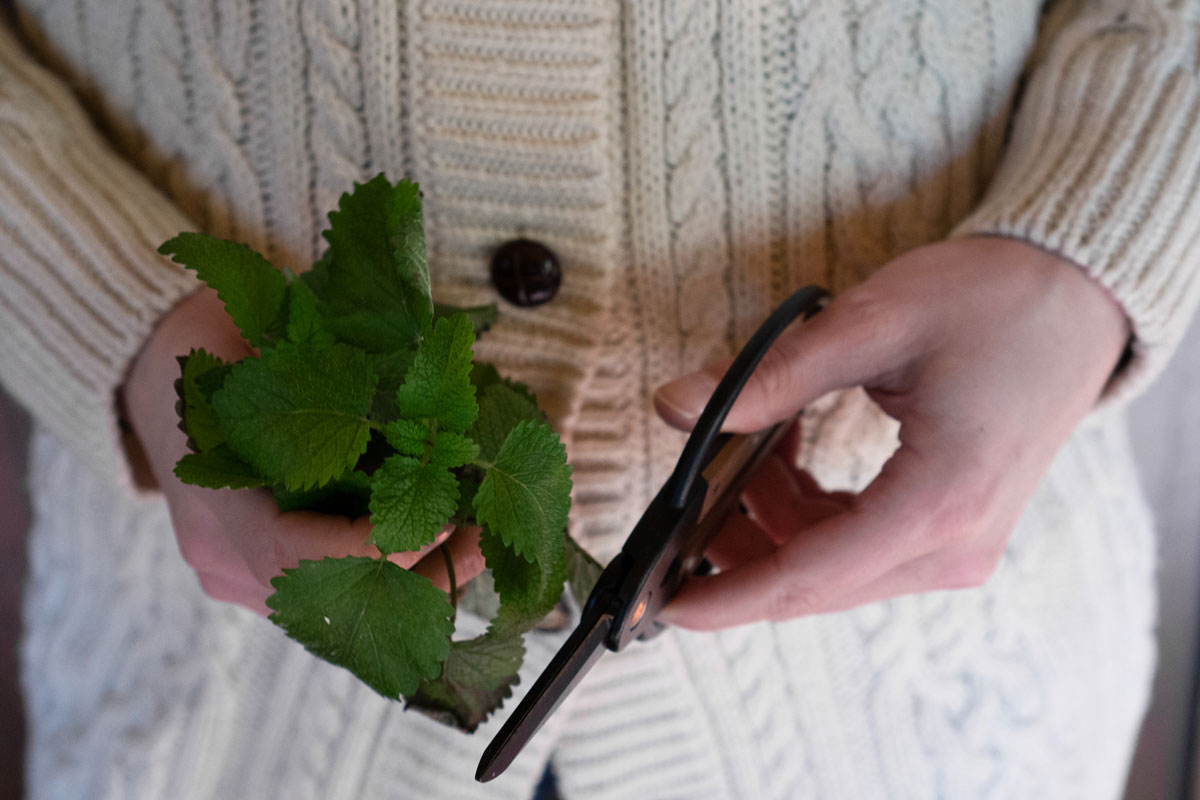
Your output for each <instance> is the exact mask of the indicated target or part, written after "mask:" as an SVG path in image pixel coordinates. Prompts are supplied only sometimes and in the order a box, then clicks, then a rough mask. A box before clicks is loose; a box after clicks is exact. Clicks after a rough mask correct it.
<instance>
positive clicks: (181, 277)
mask: <svg viewBox="0 0 1200 800" xmlns="http://www.w3.org/2000/svg"><path fill="white" fill-rule="evenodd" d="M0 152H3V153H4V158H2V159H0V238H3V239H4V240H5V242H6V246H5V247H4V249H3V251H2V252H0V342H3V347H2V348H0V378H2V379H3V380H4V382H5V384H6V387H7V388H8V390H9V391H10V392H11V393H12V395H13V396H14V397H16V398H17V399H18V400H19V401H20V402H21V403H22V404H23V405H25V406H26V407H27V408H29V410H30V412H31V414H32V415H33V416H34V418H35V419H36V420H37V421H38V423H39V424H41V425H42V426H43V427H45V428H47V429H49V430H51V431H53V432H54V433H55V434H57V435H58V436H59V437H61V438H62V439H63V440H64V441H65V442H67V443H68V444H69V445H70V446H71V447H72V448H73V449H74V450H75V451H76V453H78V454H79V455H80V456H81V457H82V458H83V459H85V460H86V461H87V462H88V463H89V464H90V465H91V466H92V467H93V468H94V469H95V470H96V471H97V472H98V473H100V474H101V475H104V476H106V477H108V478H109V479H110V480H111V481H113V482H114V483H116V484H118V485H120V486H122V487H124V488H126V489H127V490H128V491H129V492H130V493H131V494H138V490H137V489H136V482H135V480H134V477H133V472H132V469H131V466H130V463H129V460H128V458H127V456H126V451H125V449H124V448H123V446H122V443H121V440H122V436H121V430H120V425H119V422H118V418H117V412H116V393H117V391H118V389H119V387H120V386H121V384H122V383H123V381H124V378H125V373H126V370H127V368H128V366H129V363H130V362H131V361H132V360H133V358H134V357H135V356H136V355H137V353H138V352H139V350H140V348H141V346H142V344H143V342H144V341H145V339H146V338H147V336H148V335H149V334H150V332H151V330H152V329H153V327H154V325H155V323H156V322H157V321H158V320H159V318H160V317H161V316H162V315H163V314H164V313H165V312H166V311H168V310H169V309H170V308H171V307H172V306H173V305H174V304H175V303H176V302H178V301H179V300H180V299H181V298H182V297H183V296H184V295H186V294H188V293H190V292H191V291H192V290H194V289H195V288H196V287H197V285H198V284H197V282H196V280H195V279H194V277H193V276H191V275H190V274H189V273H187V272H185V271H184V270H183V268H182V267H180V266H178V265H176V264H173V263H171V262H169V261H168V260H167V259H164V258H161V257H160V256H159V255H158V254H157V252H156V248H157V247H158V245H159V244H160V243H161V242H163V241H164V240H166V239H167V238H169V237H171V236H173V235H174V234H175V233H178V232H179V231H181V230H188V229H191V228H194V227H195V226H194V225H192V224H191V223H189V222H188V220H187V218H186V217H185V216H184V215H183V214H182V212H180V211H179V210H178V209H177V208H176V207H175V206H174V205H173V204H172V203H171V202H170V201H169V200H168V199H167V198H166V197H164V196H163V195H162V194H161V193H160V192H159V191H157V190H156V189H155V188H154V187H153V186H151V185H150V184H149V182H148V181H146V179H145V178H144V177H143V176H142V175H140V174H139V173H138V172H137V171H136V170H134V169H133V168H132V167H131V166H130V165H129V164H127V163H126V162H124V161H123V160H122V159H121V158H119V157H118V156H117V155H116V153H115V152H113V150H112V149H111V148H110V147H109V146H108V144H107V143H106V142H105V141H104V139H103V138H102V137H101V136H100V135H99V133H98V132H96V131H95V129H94V128H93V127H92V125H91V124H90V122H89V121H88V120H87V118H86V116H85V115H84V113H83V111H82V110H81V109H80V108H79V107H78V105H77V103H76V102H75V100H74V98H73V96H72V95H71V93H70V92H69V90H68V89H67V88H66V87H65V86H64V85H63V84H62V83H61V82H60V81H58V80H57V79H55V78H54V77H53V76H51V75H50V74H49V73H48V72H46V71H45V70H44V69H42V68H41V67H39V66H38V65H36V64H35V63H34V62H33V61H32V59H31V58H29V57H28V56H27V55H26V54H25V52H24V50H23V49H22V48H21V47H20V45H19V44H18V43H17V41H16V40H15V38H14V37H13V35H12V33H11V32H10V31H8V30H5V29H3V27H2V26H0Z"/></svg>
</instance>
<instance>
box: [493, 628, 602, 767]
mask: <svg viewBox="0 0 1200 800" xmlns="http://www.w3.org/2000/svg"><path fill="white" fill-rule="evenodd" d="M612 621H613V618H612V615H611V614H597V615H596V619H595V622H594V623H593V624H592V625H590V626H587V625H582V624H581V625H579V626H578V627H577V628H576V629H575V632H574V633H572V634H571V637H570V638H569V639H567V641H566V642H565V643H564V644H563V646H562V647H561V648H559V651H558V652H557V653H555V654H554V658H552V659H551V660H550V663H549V664H547V665H546V669H545V670H543V671H542V674H541V675H540V676H539V677H538V679H537V681H536V682H535V683H534V684H533V687H532V688H531V689H530V690H529V692H528V693H527V694H526V695H525V697H524V698H523V699H522V700H521V704H520V705H518V706H517V710H516V711H514V712H513V713H512V716H510V717H509V718H508V719H507V720H506V721H505V723H504V727H502V728H501V729H500V732H499V733H498V734H496V738H494V739H492V742H491V744H489V745H488V747H487V749H486V750H484V751H483V758H481V759H479V767H478V769H476V770H475V780H477V781H481V782H484V783H486V782H487V781H490V780H491V779H492V778H495V777H496V776H497V775H499V774H500V773H502V772H504V770H506V769H508V765H509V764H511V763H512V762H513V759H514V758H516V757H517V754H518V753H520V752H521V750H522V749H523V748H524V747H525V745H526V743H528V742H529V740H530V739H532V738H533V735H534V734H535V733H537V732H538V729H539V728H541V727H542V723H543V722H545V721H546V717H548V716H550V714H551V713H553V711H554V709H555V708H557V707H558V704H559V702H561V701H562V699H563V698H564V697H566V696H567V693H569V692H570V691H571V689H572V688H574V686H575V684H577V683H579V681H580V679H582V678H583V676H584V675H586V674H587V672H588V670H590V669H591V668H592V665H593V664H595V663H596V661H597V660H598V659H599V658H600V654H601V653H603V652H604V640H605V639H606V638H607V637H608V631H609V629H610V628H611V627H612ZM581 622H582V620H581Z"/></svg>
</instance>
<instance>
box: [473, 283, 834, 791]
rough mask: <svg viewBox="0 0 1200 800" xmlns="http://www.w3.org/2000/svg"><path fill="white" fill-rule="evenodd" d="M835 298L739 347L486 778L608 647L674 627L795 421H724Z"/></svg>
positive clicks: (807, 304) (502, 735)
mask: <svg viewBox="0 0 1200 800" xmlns="http://www.w3.org/2000/svg"><path fill="white" fill-rule="evenodd" d="M828 299H829V293H828V292H826V291H825V290H824V289H822V288H820V287H816V286H808V287H805V288H803V289H800V290H799V291H798V292H796V293H795V294H793V295H792V296H791V297H789V298H788V299H787V300H785V301H784V302H783V303H782V304H781V305H780V306H779V307H778V308H776V309H775V311H773V312H772V313H771V315H770V316H769V317H768V318H767V319H766V321H765V322H763V324H762V325H761V326H760V327H759V329H758V330H757V331H755V333H754V335H753V336H751V337H750V340H749V342H747V343H746V346H745V347H743V348H742V350H741V352H740V353H738V355H737V357H736V358H735V359H734V360H733V363H732V364H731V365H730V366H729V369H728V370H727V371H726V372H725V375H724V377H722V378H721V381H720V382H719V383H718V384H717V388H716V390H715V391H714V392H713V395H712V397H711V399H709V401H708V405H706V406H705V408H704V411H703V413H701V415H700V418H699V420H698V421H697V422H696V426H695V427H694V428H693V430H692V433H691V436H690V437H689V438H688V440H687V443H686V444H685V445H684V448H683V453H682V454H681V455H680V457H679V461H678V462H677V463H676V465H675V470H674V472H672V473H671V476H670V477H669V478H668V479H667V481H666V483H665V484H663V487H662V489H660V490H659V492H658V494H657V495H656V496H655V497H654V500H653V501H651V503H650V505H649V507H647V509H646V512H645V513H644V514H643V515H642V518H641V520H640V521H639V522H638V524H637V525H636V526H635V527H634V529H633V532H632V533H631V534H629V538H628V539H626V540H625V544H624V545H623V546H622V548H621V552H620V553H619V554H618V555H617V556H616V558H614V559H613V560H612V561H611V562H609V564H608V566H607V567H606V568H605V569H604V571H603V572H602V573H601V575H600V578H599V579H598V580H597V582H596V586H595V588H593V590H592V593H591V595H590V596H589V597H588V600H587V603H585V604H584V607H583V611H582V614H581V617H580V620H579V624H578V625H577V626H576V627H575V630H574V631H573V632H572V633H571V635H570V637H569V638H568V639H567V641H566V642H565V643H564V644H563V646H562V647H561V648H560V649H559V651H558V653H556V654H555V656H554V658H553V659H551V660H550V663H549V664H548V665H547V666H546V668H545V670H543V671H542V674H541V675H540V676H539V677H538V679H537V680H536V681H535V682H534V684H533V686H532V688H530V690H529V692H528V693H527V694H526V695H525V697H524V698H523V699H522V700H521V703H520V705H518V706H517V708H516V710H515V711H514V712H513V713H512V715H511V716H510V717H509V718H508V720H507V721H506V722H505V723H504V726H503V727H502V728H501V729H500V731H499V733H497V734H496V737H495V738H494V739H492V741H491V743H490V744H489V745H488V746H487V749H486V750H484V753H483V757H482V758H481V759H480V762H479V768H478V769H477V770H476V772H475V779H476V780H477V781H484V782H486V781H490V780H491V779H493V778H495V777H496V776H498V775H499V774H500V773H502V772H504V770H505V769H507V768H508V765H509V764H511V763H512V761H513V759H514V758H516V756H517V754H518V753H520V752H521V750H522V748H524V747H525V745H526V743H528V742H529V740H530V739H531V738H532V737H533V735H534V734H535V733H537V731H538V729H539V728H540V727H541V726H542V723H543V722H545V721H546V719H547V717H549V716H550V714H552V713H553V712H554V709H555V708H557V707H558V705H559V703H561V702H562V700H563V698H564V697H566V695H567V694H568V693H569V692H570V691H571V690H572V689H573V688H575V686H576V685H577V684H578V683H579V682H580V681H581V680H582V679H583V677H584V675H586V674H587V673H588V670H590V669H591V668H592V666H594V665H595V663H596V662H597V661H598V660H599V658H600V656H601V655H602V654H603V653H604V651H605V649H608V650H612V651H614V652H617V651H620V650H622V649H624V648H625V647H626V646H627V645H629V643H630V642H633V641H635V640H638V639H643V640H644V639H649V638H651V637H653V636H655V635H657V634H658V633H659V632H661V631H662V630H664V628H665V626H664V625H663V624H662V623H659V622H658V621H657V617H658V614H659V611H661V610H662V608H663V606H665V605H666V604H667V602H668V601H669V600H670V599H671V598H672V597H673V596H674V595H675V593H676V592H677V591H678V590H679V587H680V586H681V585H682V584H683V582H684V581H685V580H686V579H687V578H688V577H689V576H690V575H693V574H702V573H703V572H706V571H707V570H708V569H709V568H710V567H709V565H708V562H707V561H705V560H704V550H705V548H706V547H707V546H708V544H709V542H710V541H711V540H712V538H713V536H715V535H716V533H717V531H718V530H719V529H720V527H721V523H722V522H723V521H724V520H725V518H726V517H727V516H728V515H729V513H730V512H731V511H733V510H734V509H735V508H736V506H737V503H738V497H739V496H740V494H741V492H742V489H743V488H744V487H745V485H746V482H747V481H748V480H749V478H750V476H751V475H752V474H753V472H754V470H755V468H756V467H757V466H758V465H759V464H760V463H761V462H762V460H763V459H764V458H765V457H766V456H767V455H768V454H769V453H770V452H771V451H772V450H773V449H774V448H775V445H776V444H777V443H778V441H779V439H780V437H781V436H782V435H783V433H784V431H785V430H786V429H787V427H788V425H789V423H788V422H781V423H778V424H777V425H775V426H773V427H771V428H768V429H766V430H762V431H758V432H756V433H751V434H728V433H725V434H723V433H721V425H722V423H724V421H725V417H726V415H727V414H728V413H729V410H730V408H732V407H733V403H734V401H735V400H736V399H737V397H738V394H739V393H740V392H741V391H742V388H743V387H744V386H745V385H746V382H747V381H748V380H749V378H750V374H751V373H752V372H753V371H754V368H755V367H756V366H758V362H759V361H761V360H762V357H763V355H764V354H765V353H766V351H767V349H768V348H769V347H770V346H771V344H772V343H773V342H774V341H775V339H776V338H778V336H779V334H781V333H782V332H783V330H784V329H785V328H786V327H787V326H788V325H790V324H791V323H792V322H793V321H795V320H796V319H797V318H800V317H803V318H804V319H808V318H809V317H811V316H813V315H814V314H816V313H817V312H818V311H820V310H821V309H822V308H823V307H824V306H825V304H826V302H828Z"/></svg>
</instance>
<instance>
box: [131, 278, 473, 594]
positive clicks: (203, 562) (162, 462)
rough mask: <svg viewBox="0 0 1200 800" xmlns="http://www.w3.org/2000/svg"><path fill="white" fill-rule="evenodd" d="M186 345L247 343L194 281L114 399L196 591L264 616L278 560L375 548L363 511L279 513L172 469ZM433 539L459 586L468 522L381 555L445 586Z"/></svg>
mask: <svg viewBox="0 0 1200 800" xmlns="http://www.w3.org/2000/svg"><path fill="white" fill-rule="evenodd" d="M194 347H195V348H200V347H203V348H204V349H205V350H207V351H208V352H210V353H212V354H214V355H216V356H219V357H220V358H222V359H224V360H226V361H238V360H241V359H242V358H244V357H246V356H247V355H250V354H252V352H253V351H252V350H251V348H250V346H249V345H248V344H247V343H246V341H245V340H243V339H242V338H241V335H240V333H239V332H238V330H237V328H236V327H235V326H234V324H233V322H232V321H231V320H230V319H229V317H228V316H227V315H226V314H225V310H224V307H223V306H222V303H221V301H220V300H219V299H218V298H217V295H216V292H213V291H212V290H211V289H201V290H199V291H198V292H196V293H195V294H193V295H191V296H189V297H188V298H186V299H185V300H183V301H182V302H181V303H179V304H178V305H177V306H176V307H175V308H173V309H172V310H171V311H170V312H169V313H168V314H167V315H166V316H165V317H163V319H162V320H161V321H160V323H159V325H158V327H157V328H155V330H154V332H153V334H152V335H151V336H150V338H149V339H148V340H147V342H146V344H145V346H144V347H143V349H142V351H141V352H140V353H139V354H138V356H137V357H136V358H135V359H134V362H133V364H132V366H131V369H130V371H129V375H128V378H127V380H126V382H125V384H124V386H123V387H122V400H123V402H124V406H125V412H126V414H127V415H128V418H129V421H130V424H131V425H132V427H133V432H134V434H135V435H136V437H137V440H138V443H139V444H140V446H141V448H142V450H143V453H144V455H145V458H146V462H147V466H148V467H149V471H150V473H151V475H152V476H153V478H154V480H155V481H156V482H157V484H158V487H159V488H160V489H161V490H162V492H163V495H164V497H165V498H166V501H167V506H168V508H169V509H170V513H171V521H172V523H173V525H174V527H175V538H176V539H177V540H178V542H179V551H180V553H181V554H182V555H183V558H184V560H185V561H186V562H187V563H188V564H189V565H190V566H191V567H192V569H194V570H195V571H196V576H197V578H198V579H199V581H200V585H201V587H202V588H203V589H204V591H205V592H206V593H207V594H208V595H209V596H211V597H213V598H215V599H217V600H223V601H225V602H230V603H237V604H239V605H242V606H245V607H246V608H248V609H250V610H251V611H254V612H255V613H258V614H263V615H267V614H269V613H270V610H269V609H268V608H267V606H266V599H267V597H269V596H270V595H271V593H272V591H273V589H272V588H271V578H273V577H275V576H277V575H280V574H282V571H283V569H284V568H285V567H286V568H290V567H294V566H296V565H297V564H298V563H299V561H300V560H301V559H304V560H310V559H314V560H315V559H320V558H324V557H327V556H334V557H340V556H350V555H354V556H370V557H374V558H377V557H378V556H379V551H378V550H377V549H376V548H375V547H374V546H373V545H369V544H367V543H366V542H367V538H368V536H369V535H370V531H371V524H370V522H369V521H368V519H367V518H366V517H361V518H359V519H349V518H346V517H339V516H333V515H329V514H318V513H313V512H307V511H289V512H280V511H279V510H278V508H277V507H276V505H275V500H274V498H273V497H272V496H271V493H270V492H269V491H267V490H265V489H254V490H238V491H232V490H214V489H206V488H203V487H199V486H191V485H188V484H185V483H183V482H182V481H180V480H179V479H178V478H176V477H175V474H174V471H173V470H174V467H175V462H177V461H178V460H179V459H180V458H181V457H182V456H183V455H184V454H186V453H187V452H188V448H187V437H186V436H185V435H184V433H183V431H181V430H180V429H179V417H178V414H177V412H176V410H175V399H176V394H175V388H174V384H175V379H176V378H177V377H179V364H178V362H177V361H176V356H179V355H183V354H185V353H187V352H188V351H189V350H190V349H192V348H194ZM440 546H444V547H446V548H448V549H449V553H450V556H451V558H452V559H453V561H454V572H455V577H456V579H457V582H458V584H459V585H460V586H461V585H462V584H463V583H465V582H466V581H467V580H469V579H470V578H472V577H474V576H475V575H477V574H479V572H481V571H482V570H483V566H484V564H483V556H482V554H481V553H480V552H479V532H478V530H477V529H472V528H464V529H462V530H458V531H453V530H452V529H451V528H447V529H446V530H445V531H443V532H442V533H441V534H440V535H439V536H438V538H437V539H436V540H435V541H434V542H433V543H431V544H429V545H427V546H426V547H424V548H422V549H421V550H419V551H416V552H411V553H393V554H392V555H390V556H389V559H390V560H391V561H392V562H394V563H396V564H398V565H399V566H402V567H405V568H412V569H413V570H414V571H416V572H418V573H420V574H422V575H424V576H426V577H427V578H429V579H430V580H432V581H433V582H434V584H435V585H437V586H440V587H441V588H442V589H444V590H448V589H449V579H448V577H447V574H446V565H445V559H444V556H443V555H442V554H441V553H436V552H433V551H434V550H435V549H436V548H438V547H440Z"/></svg>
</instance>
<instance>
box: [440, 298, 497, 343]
mask: <svg viewBox="0 0 1200 800" xmlns="http://www.w3.org/2000/svg"><path fill="white" fill-rule="evenodd" d="M455 314H466V315H467V319H469V320H471V327H472V328H474V329H475V335H476V336H479V334H481V333H484V332H485V331H487V329H488V328H490V327H492V326H493V325H495V324H496V320H497V319H499V317H500V309H499V308H497V306H496V304H495V303H488V304H487V305H485V306H466V307H460V306H452V305H448V304H446V303H434V304H433V318H434V319H441V318H442V317H452V316H454V315H455Z"/></svg>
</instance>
